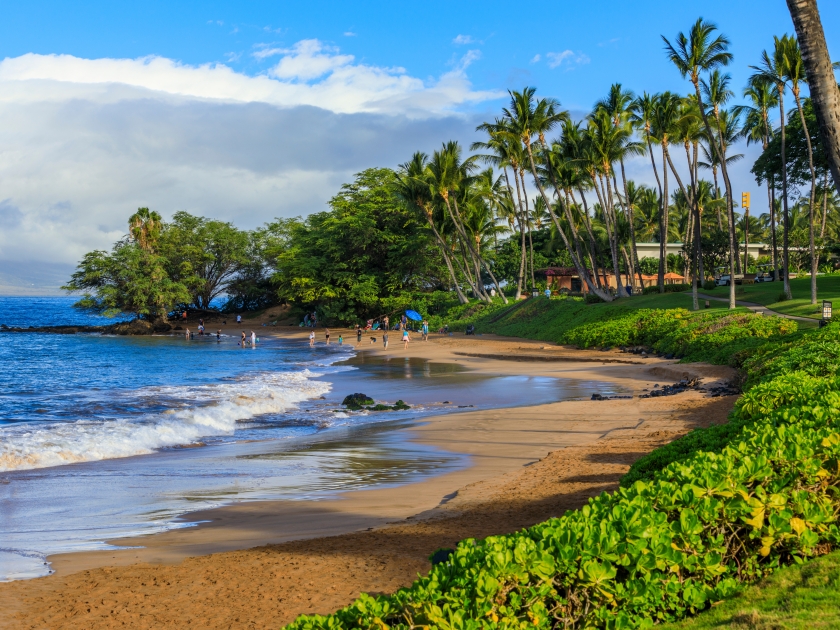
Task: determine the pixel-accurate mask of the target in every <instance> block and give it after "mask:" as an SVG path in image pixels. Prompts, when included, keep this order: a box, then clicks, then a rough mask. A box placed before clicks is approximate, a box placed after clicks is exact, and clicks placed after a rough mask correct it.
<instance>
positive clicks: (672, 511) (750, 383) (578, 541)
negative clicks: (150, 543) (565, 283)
mask: <svg viewBox="0 0 840 630" xmlns="http://www.w3.org/2000/svg"><path fill="white" fill-rule="evenodd" d="M665 297H668V296H665ZM634 301H635V300H634ZM529 302H530V300H529ZM533 302H534V303H533V304H531V305H527V303H526V304H521V305H517V306H515V307H514V308H513V309H511V310H509V311H508V312H507V313H502V315H501V317H500V314H499V313H496V314H495V317H496V318H497V319H496V322H495V323H496V324H498V325H499V326H500V327H501V328H507V327H514V326H522V325H523V324H524V322H523V321H521V319H520V318H521V313H522V312H523V311H524V312H528V311H530V312H534V311H535V310H538V311H540V312H539V317H541V318H542V321H543V323H546V324H547V323H548V322H549V321H551V318H550V317H549V315H548V313H549V312H551V311H557V310H562V311H564V313H565V315H566V316H569V314H570V313H572V312H575V311H578V309H579V308H585V309H588V310H587V311H578V312H577V314H575V315H574V316H573V317H572V318H571V319H572V320H573V322H574V323H573V324H570V325H566V326H563V325H560V324H559V322H558V323H556V325H554V326H552V327H551V328H550V329H551V330H552V331H553V332H554V333H555V334H556V333H558V332H560V333H561V334H563V335H566V336H567V338H575V337H576V336H577V338H580V339H584V340H585V341H586V343H589V344H591V345H610V344H612V343H614V342H616V340H619V339H625V338H629V339H638V340H641V342H647V343H649V342H651V340H653V339H654V337H655V338H657V341H656V343H659V342H662V340H663V339H665V340H669V341H667V343H669V344H672V346H668V347H674V348H677V349H682V350H683V351H684V352H686V353H687V354H684V355H683V356H695V354H702V353H700V351H699V350H695V349H696V348H698V347H700V346H702V345H703V343H704V342H705V341H706V340H707V339H710V338H711V339H712V340H713V341H712V342H711V345H713V346H715V349H714V350H713V351H704V352H705V354H706V355H709V356H712V357H714V358H716V359H717V360H718V362H723V358H724V357H723V355H722V350H721V349H727V348H729V349H731V348H734V347H740V345H741V344H743V343H744V340H745V339H752V340H756V341H754V343H759V342H762V343H764V344H766V346H767V348H762V347H761V346H760V345H756V346H754V347H751V348H748V349H747V351H746V352H744V357H745V358H744V360H743V367H744V370H746V374H747V380H746V382H747V388H748V391H747V393H746V394H745V395H744V396H743V397H742V399H741V400H739V402H738V404H737V406H736V409H735V411H734V412H733V414H732V418H731V422H730V423H729V424H728V425H726V426H725V427H715V428H712V429H706V430H702V431H696V432H694V433H692V434H690V435H689V436H686V438H683V440H681V441H678V442H675V443H673V444H671V445H669V446H667V447H665V448H664V449H660V451H658V452H657V453H658V455H657V456H656V458H653V459H649V460H648V461H647V462H646V463H644V464H643V465H640V466H637V467H634V470H631V473H630V475H628V477H630V478H628V479H627V480H626V481H625V482H624V483H623V484H622V487H621V488H620V489H619V490H617V491H616V492H613V493H604V494H602V495H600V496H598V497H595V498H593V499H591V500H590V501H589V502H588V503H587V505H585V506H584V507H583V508H581V509H579V510H574V511H570V512H567V513H566V514H565V515H563V516H561V517H559V518H555V519H551V520H549V521H546V522H544V523H540V524H538V525H536V526H534V527H531V528H528V529H525V530H523V531H520V532H516V533H513V534H508V535H505V536H493V537H489V538H487V539H485V540H466V541H463V542H461V543H460V544H459V545H458V547H457V549H456V550H455V553H454V554H453V555H452V556H451V557H450V558H449V560H448V561H447V562H445V563H441V564H437V565H435V566H434V567H433V568H432V570H431V571H430V572H429V574H428V575H426V576H424V577H421V578H419V579H418V580H417V581H416V582H415V583H414V584H413V585H412V586H410V587H408V588H405V589H401V590H400V591H398V592H397V593H395V594H393V595H388V596H378V597H370V596H366V595H363V596H362V597H361V598H360V599H359V600H357V601H356V602H354V603H353V604H352V605H350V606H348V607H347V608H345V609H343V610H341V611H338V612H337V613H335V614H333V615H330V616H327V617H320V616H312V617H301V618H300V619H298V620H297V621H296V622H295V623H294V624H292V627H293V628H294V629H295V630H310V629H312V630H314V629H320V628H324V629H332V630H338V629H343V628H378V629H383V628H417V627H423V628H426V627H429V628H431V627H436V628H447V629H451V630H460V629H464V630H467V629H473V628H525V627H532V626H536V627H541V628H649V627H652V626H653V625H654V624H657V623H665V622H673V621H678V620H680V619H682V618H684V617H686V616H689V615H692V614H695V613H697V612H700V611H702V610H704V609H706V608H708V607H709V606H710V604H711V603H712V602H716V601H720V600H723V599H725V598H727V597H730V596H733V595H735V594H737V593H738V592H740V590H741V589H742V588H743V587H744V585H748V584H750V583H754V582H756V581H758V580H761V579H763V578H764V577H766V576H767V575H769V574H771V573H773V572H774V571H775V570H776V569H778V568H779V567H782V566H785V565H791V564H801V563H804V562H805V561H806V560H808V559H810V558H812V557H815V556H819V555H821V554H824V553H826V552H828V551H830V550H831V549H832V548H833V547H835V546H837V545H840V528H838V525H837V514H838V512H840V378H838V377H837V376H836V369H831V368H830V366H829V365H828V362H822V361H821V360H820V359H819V357H818V356H817V355H818V354H819V353H820V352H824V351H825V350H826V349H827V348H829V347H830V349H831V351H832V356H834V355H835V354H837V355H840V324H833V325H830V326H828V327H826V328H824V329H821V330H820V331H813V332H808V333H805V334H802V333H797V332H795V330H794V329H795V324H793V323H792V322H787V321H783V320H775V319H773V318H764V319H762V318H761V317H760V316H755V315H751V314H746V313H732V312H729V311H726V312H719V313H709V312H702V313H687V312H679V311H675V312H669V311H664V312H657V313H650V312H646V311H644V310H640V309H632V308H629V305H628V307H625V309H624V310H623V312H622V313H615V315H616V317H615V319H616V320H617V321H618V323H616V324H614V325H612V324H608V323H607V322H605V321H603V320H604V319H605V318H604V317H603V314H601V315H599V314H598V313H597V312H595V313H593V311H596V309H598V307H599V306H600V305H591V306H585V305H578V304H577V303H574V302H572V303H568V304H558V305H557V306H555V305H554V304H552V301H549V300H545V301H544V302H543V303H542V304H539V303H538V302H537V301H533ZM628 302H630V301H628ZM615 306H617V305H613V306H612V308H613V309H615V310H618V309H616V308H615ZM634 310H635V311H636V312H633V311H634ZM555 315H556V313H555ZM518 320H519V321H518ZM488 323H489V320H488ZM581 329H584V330H581ZM633 335H635V337H633ZM716 335H717V337H716ZM556 338H557V337H555V339H556ZM698 340H699V341H698ZM756 375H757V376H756Z"/></svg>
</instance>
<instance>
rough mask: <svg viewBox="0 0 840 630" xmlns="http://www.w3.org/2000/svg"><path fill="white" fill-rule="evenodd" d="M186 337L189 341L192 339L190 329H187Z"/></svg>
mask: <svg viewBox="0 0 840 630" xmlns="http://www.w3.org/2000/svg"><path fill="white" fill-rule="evenodd" d="M184 336H185V337H186V338H187V339H189V338H190V329H189V328H187V332H186V333H185V334H184Z"/></svg>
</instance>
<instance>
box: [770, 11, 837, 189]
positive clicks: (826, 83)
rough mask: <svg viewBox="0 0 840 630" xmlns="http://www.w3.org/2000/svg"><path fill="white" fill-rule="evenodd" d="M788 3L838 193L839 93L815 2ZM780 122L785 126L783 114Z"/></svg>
mask: <svg viewBox="0 0 840 630" xmlns="http://www.w3.org/2000/svg"><path fill="white" fill-rule="evenodd" d="M787 5H788V10H789V11H790V16H791V18H793V26H794V28H795V29H796V35H797V37H798V38H799V43H800V45H801V47H802V63H803V65H804V67H805V73H806V74H807V76H808V77H809V79H808V87H809V91H810V94H811V98H812V99H813V101H814V110H815V111H816V113H817V120H818V121H819V126H820V132H821V135H822V137H823V139H824V142H825V145H826V152H827V154H828V162H829V167H830V169H831V174H832V176H833V177H834V185H835V187H836V188H837V191H838V192H840V94H839V93H838V90H837V80H836V79H835V77H834V69H833V66H832V63H831V57H830V56H829V54H828V47H827V46H826V43H825V32H824V31H823V27H822V21H821V20H820V12H819V10H818V9H817V1H816V0H787ZM782 121H783V122H782V124H783V125H784V117H783V118H782Z"/></svg>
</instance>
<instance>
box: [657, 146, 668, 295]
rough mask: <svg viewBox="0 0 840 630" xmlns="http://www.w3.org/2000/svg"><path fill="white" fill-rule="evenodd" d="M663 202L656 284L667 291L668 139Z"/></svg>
mask: <svg viewBox="0 0 840 630" xmlns="http://www.w3.org/2000/svg"><path fill="white" fill-rule="evenodd" d="M662 181H663V187H662V203H661V211H660V214H659V274H658V275H657V278H656V284H657V286H659V292H660V293H665V265H666V264H667V262H668V141H667V140H666V139H663V141H662Z"/></svg>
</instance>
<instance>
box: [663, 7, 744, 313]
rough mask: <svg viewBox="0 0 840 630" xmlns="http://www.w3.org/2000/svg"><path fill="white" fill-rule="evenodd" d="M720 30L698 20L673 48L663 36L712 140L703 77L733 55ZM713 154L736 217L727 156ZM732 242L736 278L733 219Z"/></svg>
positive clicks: (719, 151)
mask: <svg viewBox="0 0 840 630" xmlns="http://www.w3.org/2000/svg"><path fill="white" fill-rule="evenodd" d="M716 31H717V27H716V26H715V25H714V24H712V23H711V22H706V21H705V20H703V19H702V18H698V19H697V21H696V22H695V23H694V25H692V27H691V29H690V30H689V34H688V36H686V35H685V34H684V33H679V34H678V35H677V37H676V39H675V42H674V44H673V45H672V44H671V42H670V41H668V39H667V38H665V37H664V36H663V37H662V39H663V41H664V42H665V49H666V52H667V54H668V58H669V59H670V60H671V62H672V63H673V64H674V65H675V66H676V67H677V70H679V72H680V74H681V75H682V76H683V78H685V77H688V78H689V80H690V81H691V83H692V85H693V86H694V91H695V95H696V97H697V104H698V107H699V110H700V114H701V116H702V118H703V124H704V125H705V127H706V134H707V136H708V137H709V138H710V139H711V138H713V137H714V136H713V134H712V126H711V123H710V122H709V116H708V115H707V112H706V108H705V104H704V101H703V95H702V94H701V89H700V81H701V73H704V72H707V73H708V72H712V71H714V70H715V69H716V68H718V67H720V66H727V65H729V63H730V62H731V61H732V53H730V52H729V51H728V48H729V40H728V39H727V38H726V37H725V36H724V35H720V34H717V35H716V34H715V32H716ZM711 144H712V147H713V148H714V152H715V153H717V157H718V159H719V160H720V167H721V173H722V174H723V180H724V185H725V186H726V198H727V202H728V209H729V213H728V214H729V216H730V217H731V216H732V214H733V199H732V196H733V193H732V183H731V181H730V179H729V170H728V169H727V165H726V160H725V159H724V152H723V150H722V148H721V147H719V146H718V144H717V143H715V142H711ZM729 241H730V250H731V251H730V257H729V258H730V264H729V266H730V270H729V272H730V274H731V277H733V278H734V277H735V225H734V221H733V220H731V219H730V222H729ZM729 308H732V309H734V308H735V283H734V282H732V283H730V290H729Z"/></svg>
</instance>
